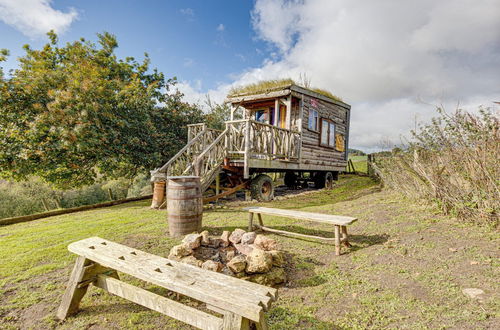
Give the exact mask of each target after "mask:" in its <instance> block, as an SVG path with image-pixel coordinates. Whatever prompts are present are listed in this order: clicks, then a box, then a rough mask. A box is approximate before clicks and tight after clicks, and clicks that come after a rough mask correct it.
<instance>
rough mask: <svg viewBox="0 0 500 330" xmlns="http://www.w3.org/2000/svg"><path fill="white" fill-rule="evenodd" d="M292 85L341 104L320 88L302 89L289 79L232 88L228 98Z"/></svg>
mask: <svg viewBox="0 0 500 330" xmlns="http://www.w3.org/2000/svg"><path fill="white" fill-rule="evenodd" d="M292 85H296V86H300V87H302V88H305V89H307V90H310V91H312V92H316V93H318V94H321V95H323V96H326V97H328V98H331V99H333V100H336V101H340V102H343V101H342V99H341V98H340V97H338V96H336V95H334V94H332V93H331V92H329V91H327V90H324V89H321V88H310V87H304V86H301V85H300V84H297V83H296V82H295V81H294V80H292V79H290V78H288V79H274V80H262V81H259V82H256V83H253V84H248V85H243V86H238V87H233V88H231V90H230V91H229V94H228V97H236V96H242V95H252V94H263V93H269V92H274V91H279V90H283V89H287V88H289V87H291V86H292Z"/></svg>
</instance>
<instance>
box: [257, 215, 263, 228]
mask: <svg viewBox="0 0 500 330" xmlns="http://www.w3.org/2000/svg"><path fill="white" fill-rule="evenodd" d="M257 218H258V219H259V225H261V226H264V221H262V214H260V213H257Z"/></svg>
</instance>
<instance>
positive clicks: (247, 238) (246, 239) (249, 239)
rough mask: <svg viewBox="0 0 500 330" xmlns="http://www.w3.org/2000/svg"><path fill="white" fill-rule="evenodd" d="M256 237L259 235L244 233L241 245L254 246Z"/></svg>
mask: <svg viewBox="0 0 500 330" xmlns="http://www.w3.org/2000/svg"><path fill="white" fill-rule="evenodd" d="M255 237H257V234H256V233H254V232H253V231H251V232H248V233H244V234H243V235H242V236H241V244H252V243H253V242H254V241H255Z"/></svg>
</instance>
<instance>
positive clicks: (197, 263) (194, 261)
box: [181, 256, 203, 267]
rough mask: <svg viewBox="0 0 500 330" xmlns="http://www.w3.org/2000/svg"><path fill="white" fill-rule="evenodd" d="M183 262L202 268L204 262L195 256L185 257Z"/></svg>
mask: <svg viewBox="0 0 500 330" xmlns="http://www.w3.org/2000/svg"><path fill="white" fill-rule="evenodd" d="M181 262H183V263H185V264H188V265H192V266H196V267H201V265H202V264H203V261H201V260H198V259H196V258H195V257H194V256H187V257H184V258H182V259H181Z"/></svg>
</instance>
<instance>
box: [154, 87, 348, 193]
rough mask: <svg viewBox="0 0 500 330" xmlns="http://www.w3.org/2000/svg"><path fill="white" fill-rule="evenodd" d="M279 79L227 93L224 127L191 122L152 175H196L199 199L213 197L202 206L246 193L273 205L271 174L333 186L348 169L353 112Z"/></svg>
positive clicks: (293, 181)
mask: <svg viewBox="0 0 500 330" xmlns="http://www.w3.org/2000/svg"><path fill="white" fill-rule="evenodd" d="M284 82H285V83H283V81H281V85H278V86H271V87H269V86H266V87H265V88H260V87H261V86H263V85H265V84H262V83H261V84H255V85H250V86H247V87H243V88H240V89H238V90H233V91H232V92H231V93H230V95H229V96H228V98H227V100H226V101H227V102H228V103H230V105H231V120H229V121H227V122H226V128H225V130H224V131H217V130H214V129H211V128H209V127H207V126H206V125H205V124H204V123H201V124H193V125H189V126H188V143H187V145H186V146H184V147H183V148H182V149H181V150H180V151H179V152H178V153H177V154H176V155H175V156H174V157H173V158H172V159H170V160H169V161H168V162H167V163H166V164H165V165H164V166H162V167H161V168H160V169H158V170H156V171H154V172H153V176H158V175H160V176H163V177H164V176H177V175H197V176H200V178H201V186H202V191H203V192H205V196H207V195H209V193H208V192H210V191H212V192H213V196H212V197H207V198H205V201H212V200H215V199H218V198H220V197H222V196H225V195H229V194H232V193H234V192H236V191H237V190H240V189H245V188H246V189H249V191H250V193H251V196H252V198H254V199H257V200H259V201H268V200H271V199H272V198H273V196H274V185H273V180H272V179H271V177H270V176H269V175H268V174H269V173H273V172H274V173H276V172H277V173H284V181H285V184H286V185H287V186H289V187H297V186H305V185H308V184H309V182H312V183H313V184H314V186H315V187H317V188H325V187H326V188H331V187H332V185H333V183H334V180H336V179H337V178H338V173H339V171H343V170H345V167H346V165H347V150H348V141H349V118H350V109H351V107H350V105H348V104H346V103H344V102H342V101H341V100H339V99H338V98H336V97H335V96H333V95H332V94H330V93H327V92H324V91H322V90H312V89H308V88H304V87H301V86H298V85H297V84H295V83H293V82H292V81H284ZM275 85H276V84H275ZM235 118H241V119H237V120H235Z"/></svg>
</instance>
